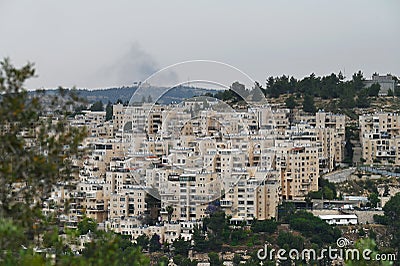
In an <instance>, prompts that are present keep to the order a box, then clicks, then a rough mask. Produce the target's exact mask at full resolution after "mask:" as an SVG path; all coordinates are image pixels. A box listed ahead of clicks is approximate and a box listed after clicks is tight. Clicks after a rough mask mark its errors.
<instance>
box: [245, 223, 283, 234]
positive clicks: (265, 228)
mask: <svg viewBox="0 0 400 266" xmlns="http://www.w3.org/2000/svg"><path fill="white" fill-rule="evenodd" d="M277 228H278V224H277V223H276V222H275V221H273V220H265V221H257V220H255V221H253V223H252V224H251V231H253V232H254V233H260V232H265V233H268V234H272V233H274V232H275V231H276V229H277Z"/></svg>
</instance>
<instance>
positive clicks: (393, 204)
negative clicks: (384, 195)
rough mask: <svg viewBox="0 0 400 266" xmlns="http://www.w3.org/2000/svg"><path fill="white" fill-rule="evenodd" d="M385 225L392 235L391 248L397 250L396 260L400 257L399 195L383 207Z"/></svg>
mask: <svg viewBox="0 0 400 266" xmlns="http://www.w3.org/2000/svg"><path fill="white" fill-rule="evenodd" d="M383 210H384V213H385V217H387V223H388V225H389V228H390V231H391V233H392V236H393V239H392V247H394V248H395V249H397V258H399V255H400V234H399V232H400V193H397V194H396V195H395V196H393V197H391V198H390V200H389V201H388V202H387V203H386V204H385V206H384V207H383Z"/></svg>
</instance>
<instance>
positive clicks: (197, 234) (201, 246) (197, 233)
mask: <svg viewBox="0 0 400 266" xmlns="http://www.w3.org/2000/svg"><path fill="white" fill-rule="evenodd" d="M192 239H193V242H194V244H193V250H195V251H198V252H205V251H207V250H208V248H209V245H208V243H207V240H206V236H205V234H204V233H203V232H202V231H201V229H200V227H199V226H197V225H196V226H194V228H193V236H192Z"/></svg>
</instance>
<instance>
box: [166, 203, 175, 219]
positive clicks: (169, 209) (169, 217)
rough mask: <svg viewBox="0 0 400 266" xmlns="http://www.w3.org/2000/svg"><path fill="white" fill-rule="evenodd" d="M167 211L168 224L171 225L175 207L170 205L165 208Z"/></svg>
mask: <svg viewBox="0 0 400 266" xmlns="http://www.w3.org/2000/svg"><path fill="white" fill-rule="evenodd" d="M165 210H166V211H167V213H168V223H171V219H172V214H173V213H174V207H173V206H171V205H168V206H167V207H165Z"/></svg>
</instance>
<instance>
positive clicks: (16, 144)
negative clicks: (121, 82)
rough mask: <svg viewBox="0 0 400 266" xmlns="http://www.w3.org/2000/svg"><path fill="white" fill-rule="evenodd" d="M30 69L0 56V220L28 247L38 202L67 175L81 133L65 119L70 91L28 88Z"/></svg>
mask: <svg viewBox="0 0 400 266" xmlns="http://www.w3.org/2000/svg"><path fill="white" fill-rule="evenodd" d="M34 75H35V70H34V68H33V65H32V64H27V65H25V66H23V67H22V68H19V69H18V68H15V67H14V66H13V65H12V64H11V63H10V61H9V60H8V59H5V60H4V61H2V62H0V95H1V97H0V129H1V130H0V220H4V219H6V220H7V221H12V223H13V224H14V225H15V226H17V228H19V230H21V232H24V235H25V237H26V240H27V241H26V242H25V243H24V245H25V246H27V247H28V248H29V247H30V246H33V240H34V238H35V236H36V240H37V241H36V243H35V245H41V243H40V242H41V241H40V238H39V234H41V232H42V231H43V227H42V225H43V223H42V222H41V221H43V218H44V217H43V215H42V213H41V207H42V204H43V202H44V201H45V200H46V199H48V198H49V195H50V193H51V190H52V189H53V187H54V185H56V184H57V183H58V182H59V183H62V182H66V181H69V180H71V179H73V175H74V173H75V168H74V166H73V161H72V159H79V158H81V156H82V155H83V153H82V152H81V150H80V149H79V145H80V144H81V142H82V140H83V139H84V137H85V133H86V129H85V128H81V129H78V128H73V127H71V126H70V125H69V122H68V116H69V115H70V113H69V111H68V110H74V109H75V107H76V105H77V103H78V102H79V99H78V97H76V95H75V94H74V93H73V91H69V92H66V91H65V90H63V89H59V90H58V91H57V93H56V94H55V95H54V96H52V95H48V94H46V93H45V92H44V91H36V92H35V93H33V94H28V92H27V91H26V90H25V89H24V82H25V81H26V80H27V79H29V78H31V77H33V76H34ZM44 114H46V116H44ZM12 248H17V247H12ZM9 251H10V252H11V253H14V254H18V250H13V249H11V250H9ZM6 253H7V252H0V259H1V257H3V255H4V254H6ZM19 258H21V259H22V257H19V256H14V258H13V259H16V260H18V259H19Z"/></svg>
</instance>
